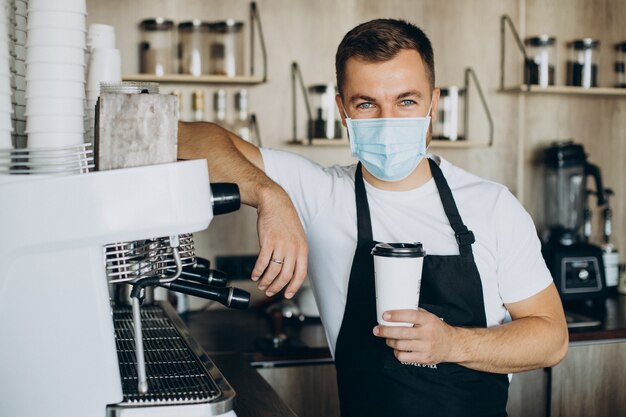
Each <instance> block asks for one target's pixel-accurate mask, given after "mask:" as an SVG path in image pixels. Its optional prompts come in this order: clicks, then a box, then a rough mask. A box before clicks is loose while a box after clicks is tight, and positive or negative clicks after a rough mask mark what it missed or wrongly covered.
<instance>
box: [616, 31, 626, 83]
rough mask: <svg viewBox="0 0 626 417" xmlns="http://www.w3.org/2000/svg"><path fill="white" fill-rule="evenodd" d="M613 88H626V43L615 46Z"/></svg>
mask: <svg viewBox="0 0 626 417" xmlns="http://www.w3.org/2000/svg"><path fill="white" fill-rule="evenodd" d="M615 87H617V88H626V42H621V43H617V44H615Z"/></svg>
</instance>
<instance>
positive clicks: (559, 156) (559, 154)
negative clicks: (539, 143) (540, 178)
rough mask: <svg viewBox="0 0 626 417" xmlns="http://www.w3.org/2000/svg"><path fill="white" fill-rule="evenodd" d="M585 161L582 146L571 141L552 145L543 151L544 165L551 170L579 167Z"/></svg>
mask: <svg viewBox="0 0 626 417" xmlns="http://www.w3.org/2000/svg"><path fill="white" fill-rule="evenodd" d="M586 161H587V157H586V156H585V149H584V148H583V145H579V144H576V143H574V142H572V141H566V142H558V143H554V144H552V146H550V147H549V148H548V149H546V150H545V164H546V166H549V167H552V168H565V167H569V166H574V165H581V164H584V163H585V162H586Z"/></svg>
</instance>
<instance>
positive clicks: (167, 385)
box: [107, 303, 235, 417]
mask: <svg viewBox="0 0 626 417" xmlns="http://www.w3.org/2000/svg"><path fill="white" fill-rule="evenodd" d="M113 324H114V328H115V342H116V345H117V355H118V361H119V367H120V377H121V379H122V381H121V382H122V391H123V394H124V400H123V401H122V402H121V403H119V404H115V405H111V406H109V407H108V408H107V413H108V416H110V417H112V416H133V415H142V416H144V415H150V409H152V410H153V411H154V413H153V414H154V415H162V414H163V413H164V412H167V413H174V414H171V415H176V416H180V417H184V416H185V415H194V416H195V415H206V416H217V415H221V414H223V413H226V412H228V411H230V410H232V407H233V399H234V396H235V393H234V391H233V389H232V388H231V387H230V386H229V385H228V383H227V382H226V380H225V379H224V377H223V376H222V375H221V373H220V372H219V371H218V369H217V368H216V367H215V365H214V364H213V362H211V360H210V359H209V358H208V356H207V355H206V354H205V353H204V352H203V351H202V349H201V348H200V347H199V345H198V344H197V342H196V341H195V340H194V339H193V338H191V336H190V335H189V333H188V332H187V330H186V327H185V326H184V324H183V323H182V321H181V320H180V318H179V317H178V316H177V315H176V313H175V312H174V310H173V309H172V307H171V306H170V305H169V304H167V303H158V304H155V305H150V306H143V307H142V308H141V324H142V333H143V341H144V353H145V361H146V374H147V379H148V392H147V393H145V394H140V393H139V392H138V388H137V382H138V380H137V362H136V358H135V339H134V330H133V319H132V310H131V308H130V307H125V306H124V307H114V308H113ZM201 409H202V410H201Z"/></svg>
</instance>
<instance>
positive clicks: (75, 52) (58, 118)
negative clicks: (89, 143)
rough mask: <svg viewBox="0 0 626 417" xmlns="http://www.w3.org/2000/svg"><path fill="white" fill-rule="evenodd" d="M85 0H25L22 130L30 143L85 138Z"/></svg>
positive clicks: (54, 144)
mask: <svg viewBox="0 0 626 417" xmlns="http://www.w3.org/2000/svg"><path fill="white" fill-rule="evenodd" d="M85 17H86V6H85V0H29V2H28V22H27V28H28V34H27V39H26V46H27V48H26V133H27V135H28V147H29V148H49V147H64V146H72V145H80V144H82V143H83V140H84V120H83V118H84V109H85V47H86V45H85V44H86V31H85Z"/></svg>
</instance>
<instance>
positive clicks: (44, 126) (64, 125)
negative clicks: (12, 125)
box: [26, 114, 84, 134]
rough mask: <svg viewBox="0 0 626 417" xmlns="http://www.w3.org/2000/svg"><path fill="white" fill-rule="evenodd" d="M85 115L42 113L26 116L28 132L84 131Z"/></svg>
mask: <svg viewBox="0 0 626 417" xmlns="http://www.w3.org/2000/svg"><path fill="white" fill-rule="evenodd" d="M83 131H84V125H83V115H82V114H80V115H78V116H62V115H56V116H53V115H42V116H36V115H35V116H27V117H26V133H28V134H31V133H45V132H59V133H81V134H82V133H83Z"/></svg>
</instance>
